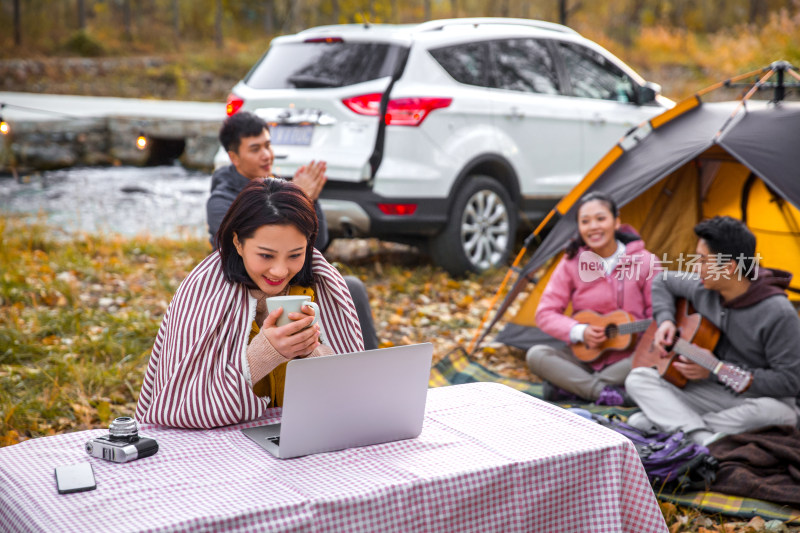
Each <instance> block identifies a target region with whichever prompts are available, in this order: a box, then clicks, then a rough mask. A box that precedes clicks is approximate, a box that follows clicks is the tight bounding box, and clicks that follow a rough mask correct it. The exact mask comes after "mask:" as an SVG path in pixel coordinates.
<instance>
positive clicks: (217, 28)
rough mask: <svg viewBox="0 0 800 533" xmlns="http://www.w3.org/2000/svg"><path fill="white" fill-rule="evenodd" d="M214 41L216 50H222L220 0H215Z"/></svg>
mask: <svg viewBox="0 0 800 533" xmlns="http://www.w3.org/2000/svg"><path fill="white" fill-rule="evenodd" d="M214 41H215V42H216V44H217V50H222V46H223V44H224V43H223V41H222V0H217V9H216V13H215V14H214Z"/></svg>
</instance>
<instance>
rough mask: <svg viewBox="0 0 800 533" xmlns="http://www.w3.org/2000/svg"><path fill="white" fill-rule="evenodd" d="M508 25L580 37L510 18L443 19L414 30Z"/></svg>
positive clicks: (551, 25)
mask: <svg viewBox="0 0 800 533" xmlns="http://www.w3.org/2000/svg"><path fill="white" fill-rule="evenodd" d="M498 24H502V25H507V26H526V27H528V28H536V29H539V30H548V31H556V32H559V33H570V34H573V35H579V33H578V32H577V31H575V30H573V29H572V28H568V27H567V26H564V25H563V24H556V23H555V22H545V21H543V20H532V19H521V18H508V17H465V18H456V19H442V20H431V21H429V22H423V23H422V24H419V25H418V26H416V27H415V28H414V31H415V32H423V31H439V30H442V29H444V28H446V27H451V26H484V25H498Z"/></svg>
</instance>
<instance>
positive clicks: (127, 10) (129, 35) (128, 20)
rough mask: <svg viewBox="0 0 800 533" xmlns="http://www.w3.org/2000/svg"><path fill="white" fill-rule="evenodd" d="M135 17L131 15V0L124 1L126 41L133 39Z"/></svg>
mask: <svg viewBox="0 0 800 533" xmlns="http://www.w3.org/2000/svg"><path fill="white" fill-rule="evenodd" d="M132 18H133V17H131V0H123V1H122V27H123V29H124V32H125V33H124V36H125V40H126V41H132V40H133V30H132V29H131V28H132V27H133V20H132Z"/></svg>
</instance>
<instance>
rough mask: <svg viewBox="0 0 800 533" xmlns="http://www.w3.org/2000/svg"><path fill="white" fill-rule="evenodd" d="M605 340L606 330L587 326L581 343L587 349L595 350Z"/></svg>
mask: <svg viewBox="0 0 800 533" xmlns="http://www.w3.org/2000/svg"><path fill="white" fill-rule="evenodd" d="M605 340H606V330H605V328H601V327H600V326H588V327H587V328H586V329H585V330H584V332H583V343H584V344H585V345H586V346H588V347H589V348H597V347H599V346H600V345H601V344H603V342H605Z"/></svg>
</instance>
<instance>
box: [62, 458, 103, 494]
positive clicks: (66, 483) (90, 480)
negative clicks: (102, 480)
mask: <svg viewBox="0 0 800 533" xmlns="http://www.w3.org/2000/svg"><path fill="white" fill-rule="evenodd" d="M56 486H57V487H58V493H59V494H69V493H71V492H83V491H85V490H94V489H96V488H97V483H95V480H94V469H92V465H91V463H78V464H75V465H64V466H57V467H56Z"/></svg>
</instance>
